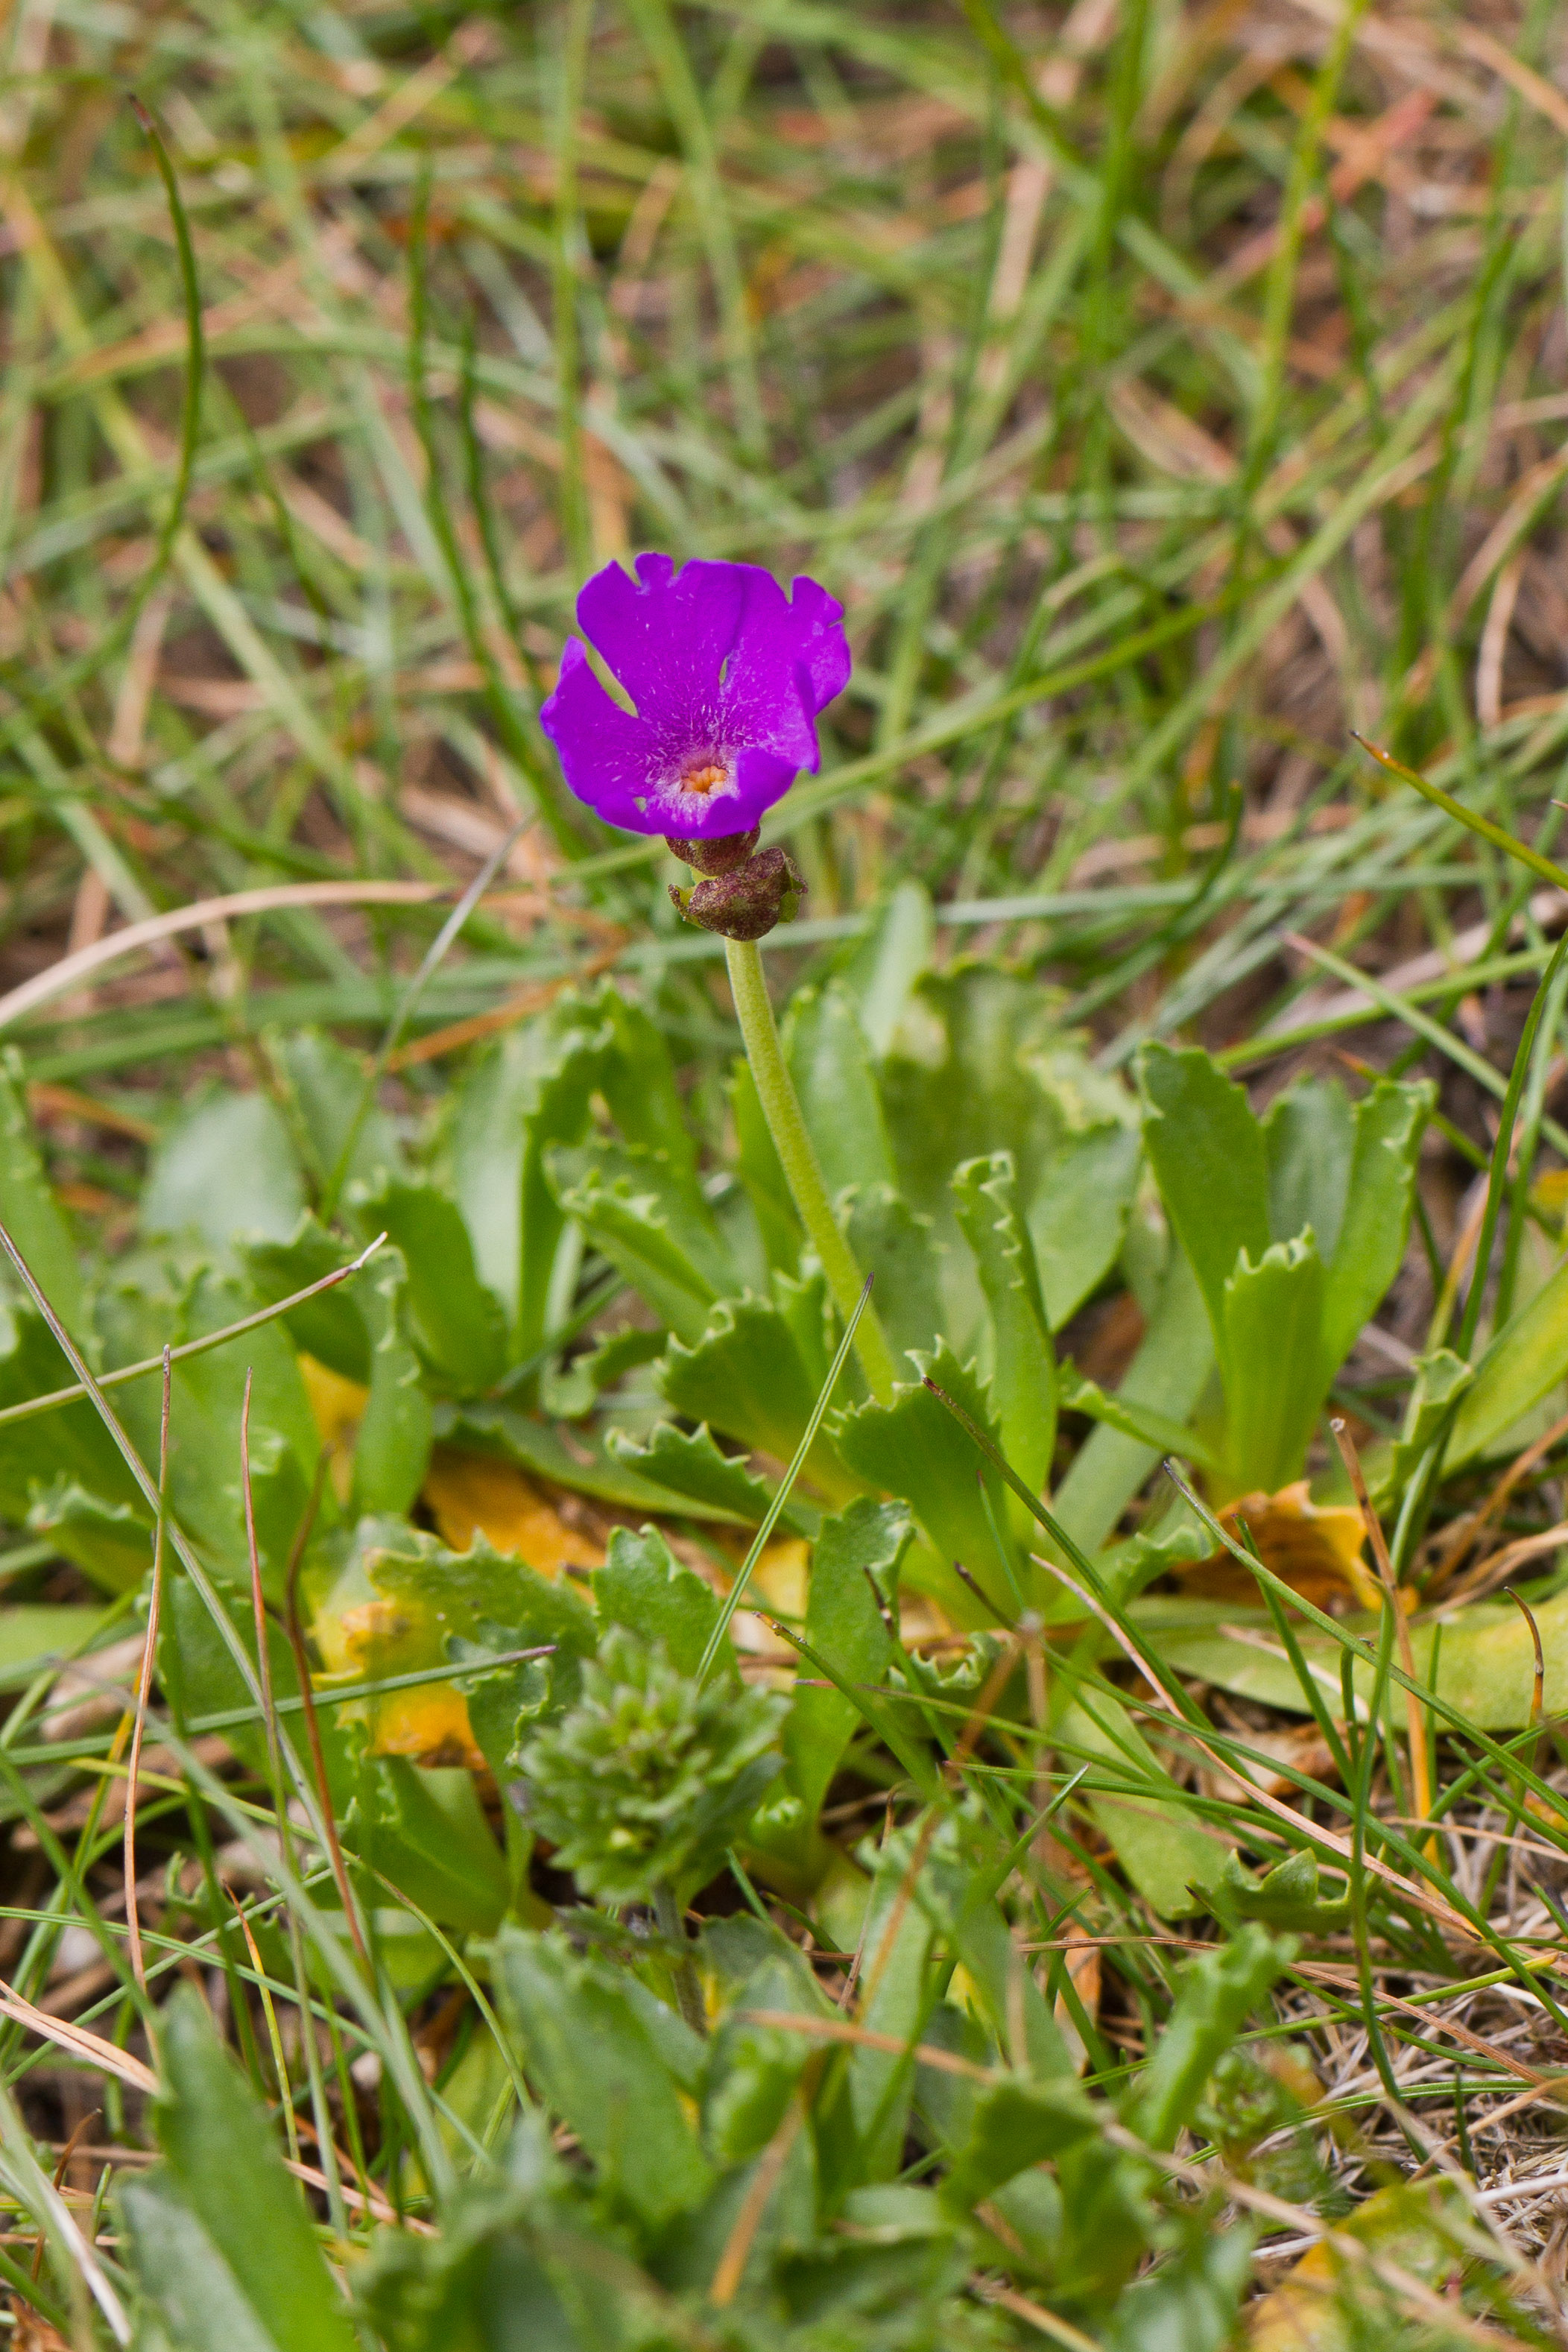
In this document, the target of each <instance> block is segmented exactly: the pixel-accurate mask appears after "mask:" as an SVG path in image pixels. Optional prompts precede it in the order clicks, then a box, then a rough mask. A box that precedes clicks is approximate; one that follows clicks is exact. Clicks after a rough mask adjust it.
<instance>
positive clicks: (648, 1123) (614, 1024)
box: [595, 980, 708, 1223]
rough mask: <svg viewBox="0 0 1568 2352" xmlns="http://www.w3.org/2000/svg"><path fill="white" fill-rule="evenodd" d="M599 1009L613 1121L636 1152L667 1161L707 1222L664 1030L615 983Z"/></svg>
mask: <svg viewBox="0 0 1568 2352" xmlns="http://www.w3.org/2000/svg"><path fill="white" fill-rule="evenodd" d="M595 1010H596V1011H597V1012H598V1013H600V1014H601V1015H602V1016H603V1018H604V1021H605V1034H606V1036H607V1038H608V1040H609V1045H610V1051H609V1052H608V1053H607V1055H606V1056H605V1065H604V1068H603V1070H602V1072H601V1074H600V1079H599V1084H600V1087H601V1089H602V1091H603V1094H604V1097H605V1102H606V1104H607V1105H608V1107H609V1112H610V1117H611V1118H613V1119H614V1120H615V1123H616V1127H617V1128H618V1129H620V1131H621V1134H622V1136H623V1137H624V1138H625V1139H626V1142H627V1143H628V1144H630V1145H631V1147H632V1148H633V1150H638V1151H646V1152H648V1153H651V1154H652V1155H653V1156H654V1157H655V1158H656V1159H657V1158H662V1159H663V1160H664V1161H665V1162H666V1164H667V1165H668V1169H669V1171H670V1180H671V1181H672V1183H673V1184H674V1185H675V1186H676V1188H677V1189H678V1190H679V1192H680V1194H681V1195H682V1197H683V1199H684V1202H685V1203H686V1206H687V1208H688V1211H689V1213H690V1214H691V1215H693V1216H694V1217H696V1218H697V1219H698V1220H699V1221H700V1222H703V1223H707V1222H708V1204H707V1201H706V1199H705V1198H704V1195H703V1192H702V1186H701V1181H700V1177H699V1175H698V1172H697V1145H696V1141H695V1139H694V1138H693V1136H692V1132H691V1129H690V1127H689V1124H688V1122H687V1117H686V1108H685V1105H684V1104H683V1103H682V1101H681V1099H680V1089H679V1087H678V1086H677V1084H676V1079H675V1066H674V1064H673V1062H672V1061H671V1059H670V1054H669V1045H668V1040H667V1038H666V1036H665V1033H664V1031H663V1030H662V1029H661V1028H660V1027H659V1025H658V1022H657V1021H655V1020H653V1019H652V1018H651V1016H650V1015H649V1014H648V1013H647V1012H645V1011H644V1009H643V1007H642V1006H641V1005H640V1004H634V1003H630V1002H629V1001H628V1000H627V999H626V997H624V996H623V995H622V994H621V992H620V991H619V989H618V988H616V984H615V982H613V981H609V980H606V981H604V982H601V984H600V989H599V994H598V997H597V998H596V1000H595Z"/></svg>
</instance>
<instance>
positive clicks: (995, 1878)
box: [916, 1822, 1073, 2082]
mask: <svg viewBox="0 0 1568 2352" xmlns="http://www.w3.org/2000/svg"><path fill="white" fill-rule="evenodd" d="M959 1834H960V1832H959V1831H958V1830H957V1828H956V1825H953V1824H952V1823H951V1822H950V1824H949V1825H948V1826H946V1827H945V1828H944V1829H943V1830H942V1831H939V1832H938V1833H937V1836H936V1838H935V1839H934V1841H933V1842H932V1845H931V1861H930V1863H929V1864H928V1865H927V1867H926V1869H925V1870H924V1871H923V1872H922V1873H921V1878H920V1883H919V1885H918V1886H917V1888H916V1898H917V1900H918V1901H919V1902H920V1904H921V1907H922V1908H923V1909H924V1910H925V1912H926V1913H927V1915H928V1916H930V1918H931V1920H932V1921H933V1923H934V1924H935V1926H936V1927H937V1930H938V1932H939V1933H940V1935H941V1936H942V1939H943V1941H944V1942H945V1943H946V1945H947V1947H948V1948H949V1949H950V1950H951V1951H953V1952H956V1953H957V1955H958V1957H959V1958H960V1959H961V1960H962V1961H963V1965H964V1968H965V1969H967V1970H968V1973H969V1977H970V1979H971V1982H972V1983H973V1987H974V1991H975V1995H976V1997H977V1999H978V2000H979V2004H980V2007H981V2009H982V2011H984V2017H985V2021H986V2022H987V2024H988V2025H989V2026H990V2029H991V2032H992V2035H993V2037H994V2041H995V2043H996V2046H997V2048H998V2050H1005V2052H1006V2053H1007V2054H1008V2057H1009V2060H1010V2062H1011V2063H1013V2064H1014V2065H1015V2066H1016V2067H1017V2068H1018V2069H1019V2070H1020V2071H1022V2070H1023V2069H1024V2068H1027V2069H1028V2071H1029V2073H1030V2074H1032V2075H1033V2076H1034V2077H1035V2079H1036V2080H1037V2081H1040V2082H1052V2081H1057V2082H1059V2081H1063V2080H1070V2079H1071V2078H1072V2072H1073V2068H1072V2060H1071V2059H1070V2057H1069V2056H1068V2048H1067V2044H1066V2042H1064V2041H1063V2039H1062V2036H1061V2032H1060V2030H1059V2029H1058V2025H1057V2021H1056V2020H1055V2018H1054V2017H1053V2016H1052V2015H1051V2012H1050V2010H1049V2009H1048V2008H1047V2005H1046V2000H1045V1996H1044V1995H1043V1993H1042V1992H1041V1990H1040V1988H1039V1986H1038V1985H1037V1983H1036V1981H1035V1977H1034V1973H1033V1971H1032V1970H1031V1969H1029V1968H1028V1967H1027V1966H1026V1964H1025V1962H1024V1960H1023V1957H1022V1955H1021V1954H1020V1952H1019V1950H1018V1948H1017V1946H1016V1944H1015V1943H1014V1941H1013V1938H1012V1936H1011V1934H1010V1933H1009V1930H1008V1927H1007V1922H1006V1919H1005V1917H1004V1916H1003V1913H1002V1910H1001V1907H1000V1906H999V1905H998V1904H997V1902H996V1900H995V1897H996V1895H997V1894H998V1893H999V1892H1000V1889H1001V1885H1002V1882H1003V1879H1004V1877H1005V1875H1006V1874H1007V1870H1008V1867H1009V1864H1008V1861H1007V1857H1006V1855H1005V1853H1004V1855H1003V1857H1002V1858H1001V1859H1000V1860H998V1859H996V1858H994V1857H993V1858H992V1859H990V1860H988V1861H984V1862H981V1863H978V1864H977V1863H975V1862H973V1860H971V1859H970V1857H969V1856H968V1855H967V1854H966V1853H963V1851H962V1850H961V1848H960V1846H959V1843H958V1840H959Z"/></svg>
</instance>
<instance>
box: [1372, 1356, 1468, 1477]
mask: <svg viewBox="0 0 1568 2352" xmlns="http://www.w3.org/2000/svg"><path fill="white" fill-rule="evenodd" d="M1475 1377H1476V1368H1475V1366H1474V1365H1473V1364H1467V1363H1466V1361H1465V1360H1464V1358H1463V1357H1462V1356H1456V1355H1455V1353H1454V1351H1453V1349H1451V1348H1435V1349H1433V1350H1432V1353H1431V1354H1430V1355H1429V1356H1417V1357H1416V1359H1415V1382H1414V1385H1413V1386H1412V1388H1411V1391H1410V1395H1409V1398H1408V1401H1407V1402H1406V1404H1405V1428H1404V1431H1403V1432H1402V1433H1401V1435H1400V1437H1399V1439H1398V1440H1397V1442H1396V1443H1395V1444H1394V1445H1393V1446H1392V1447H1389V1448H1387V1449H1386V1450H1385V1451H1384V1455H1383V1475H1382V1476H1381V1477H1379V1476H1378V1475H1377V1469H1376V1460H1375V1457H1373V1463H1372V1464H1371V1465H1369V1467H1368V1469H1367V1484H1368V1485H1369V1486H1370V1487H1371V1488H1372V1492H1373V1496H1374V1497H1375V1498H1376V1499H1378V1500H1379V1501H1381V1500H1383V1499H1384V1498H1385V1497H1386V1496H1389V1495H1391V1494H1392V1495H1402V1494H1403V1493H1404V1491H1405V1483H1406V1481H1407V1480H1408V1479H1409V1478H1410V1477H1411V1476H1412V1475H1414V1473H1415V1468H1416V1465H1417V1464H1418V1463H1419V1462H1420V1459H1421V1456H1422V1455H1423V1454H1425V1453H1426V1449H1427V1447H1428V1446H1429V1445H1430V1444H1432V1441H1433V1439H1434V1438H1435V1437H1436V1434H1437V1433H1438V1431H1439V1430H1440V1429H1441V1428H1442V1426H1443V1424H1444V1423H1445V1422H1446V1421H1447V1419H1448V1418H1449V1415H1450V1413H1451V1412H1452V1409H1453V1406H1454V1405H1455V1403H1456V1402H1457V1401H1458V1398H1459V1397H1460V1396H1462V1395H1463V1393H1464V1391H1466V1389H1468V1387H1469V1386H1470V1384H1471V1382H1472V1381H1474V1379H1475ZM1450 1458H1452V1457H1451V1454H1450Z"/></svg>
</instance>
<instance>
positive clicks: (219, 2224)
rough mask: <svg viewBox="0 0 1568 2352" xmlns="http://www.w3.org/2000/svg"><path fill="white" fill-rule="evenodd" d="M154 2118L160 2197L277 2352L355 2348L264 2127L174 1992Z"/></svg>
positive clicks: (200, 2022) (210, 2033) (200, 2014)
mask: <svg viewBox="0 0 1568 2352" xmlns="http://www.w3.org/2000/svg"><path fill="white" fill-rule="evenodd" d="M159 2059H160V2068H159V2072H160V2075H161V2079H162V2084H163V2088H162V2090H161V2092H160V2095H158V2096H157V2098H156V2099H155V2100H154V2102H153V2125H154V2128H155V2129H156V2131H157V2135H158V2142H159V2145H160V2147H162V2148H163V2155H164V2158H165V2160H166V2163H167V2167H168V2170H167V2174H166V2176H165V2179H166V2181H167V2184H168V2186H169V2187H170V2188H171V2189H173V2190H174V2192H175V2193H176V2194H177V2196H178V2198H179V2200H180V2201H181V2202H182V2203H183V2204H184V2207H185V2209H186V2210H187V2211H188V2212H189V2213H190V2214H191V2215H192V2216H193V2218H194V2219H195V2222H196V2224H197V2226H198V2227H199V2229H200V2230H201V2231H202V2232H203V2233H204V2234H205V2237H206V2238H207V2239H208V2240H210V2242H211V2243H212V2244H213V2245H214V2246H215V2247H216V2249H217V2252H218V2253H219V2255H220V2256H221V2257H222V2260H223V2263H225V2264H226V2268H227V2270H228V2273H229V2274H230V2276H231V2277H232V2278H233V2280H234V2281H235V2284H236V2285H237V2288H238V2290H239V2292H240V2293H241V2294H243V2296H244V2298H245V2301H246V2303H247V2305H249V2308H250V2310H251V2312H252V2313H253V2314H254V2315H255V2318H256V2321H257V2322H258V2333H259V2334H260V2336H262V2338H263V2340H265V2341H266V2342H268V2343H270V2344H273V2345H276V2346H278V2347H279V2352H355V2336H354V2332H353V2326H351V2324H350V2321H349V2317H348V2315H347V2313H346V2311H345V2310H344V2308H343V2305H342V2303H341V2301H340V2300H339V2297H338V2293H337V2290H336V2288H335V2287H334V2285H333V2284H332V2281H331V2274H330V2273H329V2272H328V2269H327V2265H326V2263H325V2261H324V2260H323V2258H322V2255H321V2249H320V2247H319V2246H318V2244H317V2242H316V2232H315V2229H314V2225H313V2224H312V2222H311V2221H310V2217H309V2215H308V2214H307V2213H306V2210H305V2208H304V2204H303V2202H302V2200H301V2198H300V2190H299V2189H298V2188H297V2187H296V2185H295V2183H294V2182H293V2181H292V2180H290V2179H289V2175H288V2173H287V2172H286V2171H285V2170H284V2168H283V2161H282V2158H281V2157H280V2156H279V2153H278V2149H277V2147H276V2145H275V2142H274V2139H273V2136H272V2126H271V2125H270V2124H269V2122H268V2119H267V2117H266V2116H264V2115H263V2114H262V2112H261V2110H260V2108H259V2107H258V2105H257V2104H256V2101H255V2099H254V2098H253V2096H252V2095H251V2092H250V2088H249V2085H248V2084H247V2082H246V2080H245V2077H244V2075H243V2074H241V2072H240V2070H239V2068H238V2066H237V2064H236V2063H235V2062H234V2060H233V2059H232V2058H231V2057H230V2056H229V2055H228V2053H227V2052H226V2050H225V2049H224V2047H223V2045H222V2043H221V2042H219V2040H218V2037H217V2034H216V2030H215V2029H214V2026H213V2023H212V2020H211V2018H210V2016H209V2015H208V2013H207V2011H206V2008H205V2003H204V2002H203V2001H202V2000H201V1999H200V1998H199V1996H198V1995H197V1994H196V1993H195V1992H194V1991H193V1990H191V1989H190V1988H189V1987H188V1986H184V1985H182V1986H180V1987H178V1988H177V1989H176V1990H175V1992H174V1998H173V1999H172V2000H170V2002H169V2003H168V2005H167V2007H166V2008H165V2010H164V2011H163V2031H162V2032H161V2033H160V2035H159Z"/></svg>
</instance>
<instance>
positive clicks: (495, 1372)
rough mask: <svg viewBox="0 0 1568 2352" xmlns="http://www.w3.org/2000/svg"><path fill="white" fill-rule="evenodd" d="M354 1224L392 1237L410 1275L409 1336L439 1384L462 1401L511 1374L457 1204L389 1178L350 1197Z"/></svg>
mask: <svg viewBox="0 0 1568 2352" xmlns="http://www.w3.org/2000/svg"><path fill="white" fill-rule="evenodd" d="M351 1206H352V1207H353V1213H354V1218H355V1222H356V1223H358V1224H359V1225H360V1227H361V1229H362V1231H363V1232H365V1233H366V1234H369V1235H370V1236H373V1237H374V1234H376V1233H378V1232H383V1231H384V1232H385V1234H387V1235H388V1237H389V1239H390V1240H391V1241H392V1243H393V1244H394V1245H395V1247H396V1248H397V1249H398V1250H399V1251H401V1253H402V1256H403V1263H404V1265H405V1269H406V1276H407V1279H406V1284H405V1290H404V1299H405V1309H406V1314H407V1318H408V1328H409V1333H410V1336H411V1337H412V1339H414V1342H415V1344H416V1347H417V1348H418V1349H419V1351H420V1353H421V1354H422V1355H423V1356H424V1358H425V1360H426V1362H427V1363H428V1364H429V1365H430V1367H431V1368H432V1370H434V1372H435V1373H436V1375H437V1379H438V1380H440V1381H442V1382H443V1383H444V1384H447V1385H448V1386H450V1387H452V1388H455V1389H456V1390H457V1391H458V1394H460V1395H471V1394H474V1393H476V1392H481V1391H484V1390H486V1389H488V1388H491V1387H493V1386H494V1384H495V1382H496V1381H498V1380H499V1379H500V1376H501V1373H502V1371H503V1370H505V1368H506V1326H505V1319H504V1317H503V1316H502V1313H501V1310H500V1307H499V1306H498V1305H497V1303H496V1300H495V1298H494V1297H493V1296H492V1295H491V1293H490V1292H489V1291H488V1290H487V1289H486V1288H485V1286H484V1285H483V1284H482V1283H481V1282H480V1280H479V1275H478V1273H477V1272H476V1270H475V1266H474V1253H473V1244H471V1242H470V1241H469V1239H468V1227H467V1225H465V1223H463V1219H462V1216H461V1213H459V1211H458V1206H457V1203H456V1202H453V1201H450V1200H448V1199H447V1195H446V1194H445V1193H444V1192H437V1189H436V1187H435V1186H434V1185H433V1184H428V1183H418V1184H415V1183H409V1182H406V1181H403V1180H402V1179H391V1180H389V1179H383V1181H381V1182H380V1183H379V1184H377V1186H376V1187H375V1189H374V1191H373V1192H364V1191H363V1190H360V1189H358V1188H356V1189H355V1191H354V1192H353V1195H352V1196H351Z"/></svg>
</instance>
